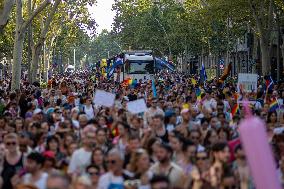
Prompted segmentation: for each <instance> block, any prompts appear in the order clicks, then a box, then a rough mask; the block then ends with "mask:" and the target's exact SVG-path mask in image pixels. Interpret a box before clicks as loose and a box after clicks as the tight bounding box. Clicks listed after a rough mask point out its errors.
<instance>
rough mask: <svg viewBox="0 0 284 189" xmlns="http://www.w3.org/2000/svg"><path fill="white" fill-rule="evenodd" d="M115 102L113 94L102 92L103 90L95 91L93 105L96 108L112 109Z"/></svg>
mask: <svg viewBox="0 0 284 189" xmlns="http://www.w3.org/2000/svg"><path fill="white" fill-rule="evenodd" d="M114 100H115V94H112V93H109V92H106V91H103V90H98V89H97V90H96V93H95V97H94V103H95V105H98V106H106V107H112V106H113V104H114Z"/></svg>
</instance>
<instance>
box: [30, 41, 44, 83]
mask: <svg viewBox="0 0 284 189" xmlns="http://www.w3.org/2000/svg"><path fill="white" fill-rule="evenodd" d="M41 48H42V45H41V44H38V45H36V46H34V47H33V48H32V64H31V73H30V77H31V78H30V79H31V81H32V83H33V82H35V81H37V70H38V65H39V61H40V58H39V57H40V52H41Z"/></svg>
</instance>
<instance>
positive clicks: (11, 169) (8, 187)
mask: <svg viewBox="0 0 284 189" xmlns="http://www.w3.org/2000/svg"><path fill="white" fill-rule="evenodd" d="M22 168H23V155H21V158H20V159H19V161H18V162H17V163H16V164H15V165H11V164H10V163H9V162H8V161H7V160H6V157H5V160H4V166H3V171H2V178H3V187H2V188H5V189H13V186H12V183H11V178H12V177H13V176H14V175H15V174H16V173H18V172H19V171H20V170H21V169H22Z"/></svg>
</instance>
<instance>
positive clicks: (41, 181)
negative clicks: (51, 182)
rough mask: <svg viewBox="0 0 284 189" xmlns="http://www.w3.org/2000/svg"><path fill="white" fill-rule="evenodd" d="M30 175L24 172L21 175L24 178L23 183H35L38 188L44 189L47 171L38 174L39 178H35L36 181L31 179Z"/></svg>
mask: <svg viewBox="0 0 284 189" xmlns="http://www.w3.org/2000/svg"><path fill="white" fill-rule="evenodd" d="M31 178H32V175H31V174H30V173H28V174H26V175H25V176H24V177H23V180H24V184H33V185H35V186H36V187H37V188H38V189H46V181H47V178H48V174H47V173H42V174H41V176H40V179H39V180H37V181H36V182H34V181H31Z"/></svg>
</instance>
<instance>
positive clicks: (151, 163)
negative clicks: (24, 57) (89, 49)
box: [0, 71, 284, 189]
mask: <svg viewBox="0 0 284 189" xmlns="http://www.w3.org/2000/svg"><path fill="white" fill-rule="evenodd" d="M94 75H95V74H94V73H93V72H91V71H81V72H78V73H73V74H69V75H67V74H58V75H54V76H53V77H52V78H51V79H50V80H49V81H48V84H47V86H44V87H43V86H40V85H39V84H38V83H33V84H30V83H28V82H27V81H25V80H23V81H22V82H21V89H20V90H16V91H11V90H10V80H9V79H7V80H4V81H2V82H1V85H0V171H1V172H0V173H1V174H0V188H2V189H254V188H255V183H254V181H253V178H252V175H251V173H250V167H249V164H248V162H247V157H246V153H245V150H244V148H243V145H242V142H241V140H240V133H239V125H240V122H241V121H242V119H243V118H244V117H245V111H244V109H243V107H242V104H241V103H238V100H239V99H238V96H240V95H242V96H243V97H246V94H237V91H238V90H237V84H236V82H235V80H233V79H232V80H230V81H226V82H224V83H222V84H220V83H218V81H217V80H214V79H213V80H211V81H205V82H202V83H199V82H198V75H195V76H191V75H183V74H181V73H175V72H173V73H168V72H161V73H159V74H157V75H156V76H155V79H154V80H150V81H141V80H140V81H135V85H134V86H133V85H127V84H126V85H125V84H121V83H118V82H116V81H113V80H108V79H103V78H95V77H94ZM268 88H269V90H268ZM96 89H100V90H104V91H106V92H110V93H113V94H115V101H114V105H113V106H111V107H106V106H101V105H98V104H96V103H95V101H96V99H95V98H94V97H95V95H94V94H95V91H96ZM255 92H256V99H255V101H254V103H252V104H251V106H250V108H251V111H252V114H253V115H256V116H258V117H260V118H261V119H262V120H263V122H264V123H265V125H266V131H267V143H269V144H270V146H271V149H272V152H273V157H274V159H275V162H276V168H275V170H276V171H277V175H278V180H279V182H280V183H281V184H282V186H284V114H283V112H284V108H283V100H284V84H283V83H276V82H275V83H274V84H273V86H269V87H267V85H266V82H265V79H263V78H262V77H260V78H259V81H258V90H257V91H255ZM236 96H237V98H236ZM137 99H144V100H145V102H146V105H147V110H146V111H145V112H143V113H139V114H132V113H130V112H129V111H128V109H127V104H128V103H129V102H131V101H135V100H137ZM97 100H98V99H97ZM275 102H276V103H277V106H275ZM275 107H276V108H275ZM252 142H253V141H252ZM256 161H257V159H256Z"/></svg>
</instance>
